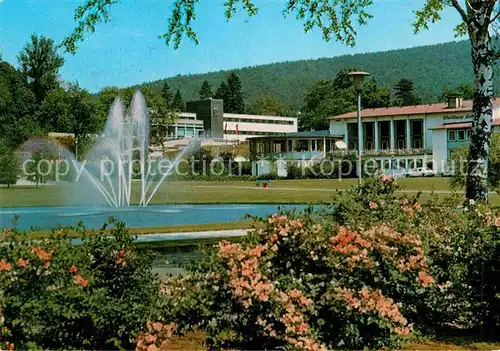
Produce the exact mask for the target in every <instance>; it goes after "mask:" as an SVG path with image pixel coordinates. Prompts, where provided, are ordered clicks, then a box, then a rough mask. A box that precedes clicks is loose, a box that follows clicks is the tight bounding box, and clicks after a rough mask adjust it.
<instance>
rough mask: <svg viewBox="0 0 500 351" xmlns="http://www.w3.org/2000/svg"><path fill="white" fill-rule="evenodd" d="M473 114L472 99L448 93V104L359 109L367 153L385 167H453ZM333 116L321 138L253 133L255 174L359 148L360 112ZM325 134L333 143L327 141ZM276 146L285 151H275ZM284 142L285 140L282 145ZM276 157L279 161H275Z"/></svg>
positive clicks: (496, 102) (498, 123)
mask: <svg viewBox="0 0 500 351" xmlns="http://www.w3.org/2000/svg"><path fill="white" fill-rule="evenodd" d="M471 114H472V101H463V100H462V99H461V98H456V97H453V98H450V99H449V100H448V102H447V103H437V104H426V105H416V106H403V107H388V108H375V109H364V110H362V112H361V117H362V138H361V143H362V144H361V146H362V150H363V155H364V157H365V158H369V159H373V161H374V162H375V163H376V164H377V166H378V168H379V169H381V170H383V171H384V170H391V169H396V168H404V169H409V168H414V167H427V168H432V169H433V170H434V171H435V172H438V173H439V172H443V171H444V170H445V169H446V168H447V167H448V166H449V164H448V163H449V160H450V157H451V155H452V154H453V152H454V150H456V149H458V148H460V147H462V146H466V145H467V144H468V142H469V139H470V135H471V127H472V123H471V120H472V116H471ZM329 120H330V128H329V130H328V132H326V133H325V132H322V133H323V135H322V136H321V137H320V136H319V135H316V136H315V135H314V134H311V135H304V138H303V140H305V141H301V140H300V139H298V140H297V141H296V142H295V144H294V143H290V142H289V141H287V140H289V139H290V137H291V136H293V134H291V135H289V136H286V135H282V136H272V137H266V138H252V139H251V140H250V154H251V160H252V161H253V164H254V167H253V169H254V174H255V175H259V174H263V173H266V172H269V171H270V172H278V173H280V175H286V170H284V169H285V168H286V167H283V165H282V164H283V162H284V161H285V162H292V161H299V160H300V161H301V162H304V161H306V162H314V161H318V160H321V159H322V158H325V157H328V155H330V157H331V158H335V157H338V155H341V154H342V153H343V152H351V153H356V152H357V150H358V143H359V140H358V124H357V114H356V112H355V111H354V112H349V113H345V114H342V115H338V116H333V117H330V118H329ZM493 130H494V132H497V131H500V98H498V97H496V98H493ZM315 133H316V134H317V133H320V132H315ZM326 136H328V139H329V140H330V142H326V140H327V139H326ZM335 139H337V140H343V141H344V142H345V144H346V145H347V150H345V151H340V150H337V149H336V148H337V147H336V145H337V144H336V143H335V142H334V140H335ZM278 145H280V146H279V148H280V150H281V151H277V147H278ZM281 145H285V148H284V150H282V149H281ZM294 145H305V146H307V149H304V150H299V149H298V148H297V147H296V146H295V148H294ZM262 150H264V152H261V151H262ZM277 153H278V154H279V155H280V156H279V157H278V156H276V154H277ZM263 158H266V160H269V161H271V162H270V164H269V165H267V166H265V167H260V169H259V166H258V163H260V164H263V162H262V159H263ZM273 159H274V160H275V161H272V160H273ZM276 161H278V162H279V163H280V164H278V165H277V164H276ZM273 162H274V164H273Z"/></svg>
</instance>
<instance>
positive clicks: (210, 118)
mask: <svg viewBox="0 0 500 351" xmlns="http://www.w3.org/2000/svg"><path fill="white" fill-rule="evenodd" d="M186 106H187V109H188V111H190V112H182V113H180V114H179V117H178V118H177V120H175V121H174V122H173V123H171V124H169V126H168V137H169V138H172V139H182V138H184V137H193V138H202V137H211V138H216V139H222V140H224V141H226V140H227V141H236V140H238V141H245V140H247V139H248V138H250V137H257V136H272V135H278V134H283V133H295V132H297V118H296V117H282V116H261V115H248V114H236V113H221V112H222V111H223V102H222V100H218V99H207V100H201V101H191V102H188V103H187V104H186Z"/></svg>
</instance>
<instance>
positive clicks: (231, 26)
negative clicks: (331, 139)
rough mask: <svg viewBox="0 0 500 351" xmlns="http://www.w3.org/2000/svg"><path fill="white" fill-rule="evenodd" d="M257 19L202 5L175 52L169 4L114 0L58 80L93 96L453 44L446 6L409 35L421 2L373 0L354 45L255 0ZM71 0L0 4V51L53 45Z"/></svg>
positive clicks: (69, 24) (210, 2)
mask: <svg viewBox="0 0 500 351" xmlns="http://www.w3.org/2000/svg"><path fill="white" fill-rule="evenodd" d="M255 2H256V4H257V6H258V7H259V14H258V15H257V16H255V17H252V18H247V17H246V16H244V15H243V13H241V14H239V15H237V16H236V17H235V18H234V19H232V20H231V21H230V22H227V21H226V20H225V18H224V7H223V3H224V1H220V0H202V1H200V4H199V6H198V12H197V17H198V18H197V20H196V23H195V29H196V31H197V33H198V36H199V40H200V44H199V45H198V46H197V45H195V44H194V43H192V42H190V41H188V40H186V41H184V42H183V44H182V46H181V48H180V49H178V50H174V49H173V48H171V47H167V46H165V44H164V43H163V42H162V40H161V39H159V38H158V36H159V35H160V34H162V33H163V32H164V31H165V29H166V28H167V25H168V23H167V17H168V15H169V13H170V11H169V9H170V7H171V1H168V0H122V1H121V2H120V3H119V4H117V5H114V7H113V8H112V9H111V22H109V23H106V24H100V25H99V26H98V27H97V29H96V32H95V33H94V34H93V35H89V36H87V39H86V40H85V41H84V42H83V43H81V44H80V48H79V50H78V52H77V54H76V55H75V56H72V55H70V54H65V55H64V57H65V59H66V63H65V65H64V67H63V68H62V69H61V76H62V78H63V79H64V80H66V81H72V82H78V83H79V84H80V85H81V86H82V87H84V88H86V89H89V90H90V91H92V92H96V91H98V90H99V89H101V88H103V87H105V86H119V87H123V86H128V85H132V84H137V83H141V82H144V81H151V80H156V79H161V78H165V77H170V76H175V75H177V74H187V73H200V72H207V71H217V70H222V69H231V68H237V67H243V66H253V65H259V64H265V63H271V62H278V61H287V60H289V61H290V60H298V59H308V58H318V57H332V56H338V55H343V54H353V53H360V52H372V51H382V50H391V49H398V48H405V47H412V46H419V45H427V44H435V43H442V42H446V41H451V40H454V37H453V30H452V29H453V28H454V26H455V25H456V24H457V23H458V15H457V14H456V13H455V10H454V9H447V10H446V11H445V12H444V13H443V20H442V21H440V22H439V23H437V24H434V25H432V26H431V30H429V31H424V32H423V33H421V34H419V35H414V34H413V29H412V26H411V23H412V22H413V16H414V15H413V10H415V9H418V8H420V7H421V6H422V4H423V2H424V1H423V0H392V1H391V0H375V2H374V5H373V6H372V7H371V8H370V11H369V12H370V13H371V14H373V15H374V18H373V19H371V20H370V21H369V23H368V25H367V26H364V27H361V28H360V30H359V35H358V41H357V45H356V47H354V48H349V47H346V46H345V45H343V44H340V43H337V42H335V41H332V42H329V43H327V42H325V41H323V39H322V38H321V34H320V33H319V32H318V31H314V32H310V33H304V31H303V28H302V25H301V24H300V23H299V22H297V20H296V19H295V17H294V16H293V15H292V16H289V17H287V18H284V17H283V15H282V9H283V7H284V4H285V2H284V1H283V0H279V1H270V0H267V1H262V0H255ZM80 3H82V1H77V0H52V1H49V0H0V52H1V54H2V56H3V59H5V60H7V61H9V62H11V63H13V64H15V65H17V59H16V56H17V54H18V53H19V51H20V50H21V49H22V48H23V46H24V45H25V43H26V41H27V40H28V38H29V36H30V34H31V33H37V34H43V35H45V36H49V37H51V38H53V39H54V40H55V41H56V42H60V41H61V40H62V39H64V37H65V36H67V35H68V34H69V33H70V32H71V31H72V29H73V27H74V21H73V14H74V10H75V8H76V7H77V6H78V5H79V4H80Z"/></svg>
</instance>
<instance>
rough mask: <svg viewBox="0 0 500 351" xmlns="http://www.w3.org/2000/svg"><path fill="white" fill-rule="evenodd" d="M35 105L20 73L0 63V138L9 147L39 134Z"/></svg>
mask: <svg viewBox="0 0 500 351" xmlns="http://www.w3.org/2000/svg"><path fill="white" fill-rule="evenodd" d="M35 105H36V103H35V96H34V94H33V92H32V91H31V90H30V89H29V88H28V87H26V84H25V83H24V81H23V77H22V75H21V73H20V72H19V71H18V70H16V69H15V68H14V67H13V66H12V65H11V64H9V63H7V62H5V61H0V136H2V138H3V139H4V142H5V143H7V145H8V146H9V147H11V148H16V147H17V146H18V145H20V144H21V143H23V142H24V141H25V140H27V139H28V138H30V137H32V136H34V135H37V134H39V130H40V127H39V123H37V121H36V120H35V118H34V114H35V110H36V108H35V107H36V106H35Z"/></svg>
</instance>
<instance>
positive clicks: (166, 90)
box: [161, 81, 173, 107]
mask: <svg viewBox="0 0 500 351" xmlns="http://www.w3.org/2000/svg"><path fill="white" fill-rule="evenodd" d="M161 96H162V97H163V100H164V101H165V106H166V107H170V106H171V105H172V103H173V102H172V99H173V94H172V92H171V91H170V86H169V85H168V82H167V81H165V82H164V83H163V86H162V87H161Z"/></svg>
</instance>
